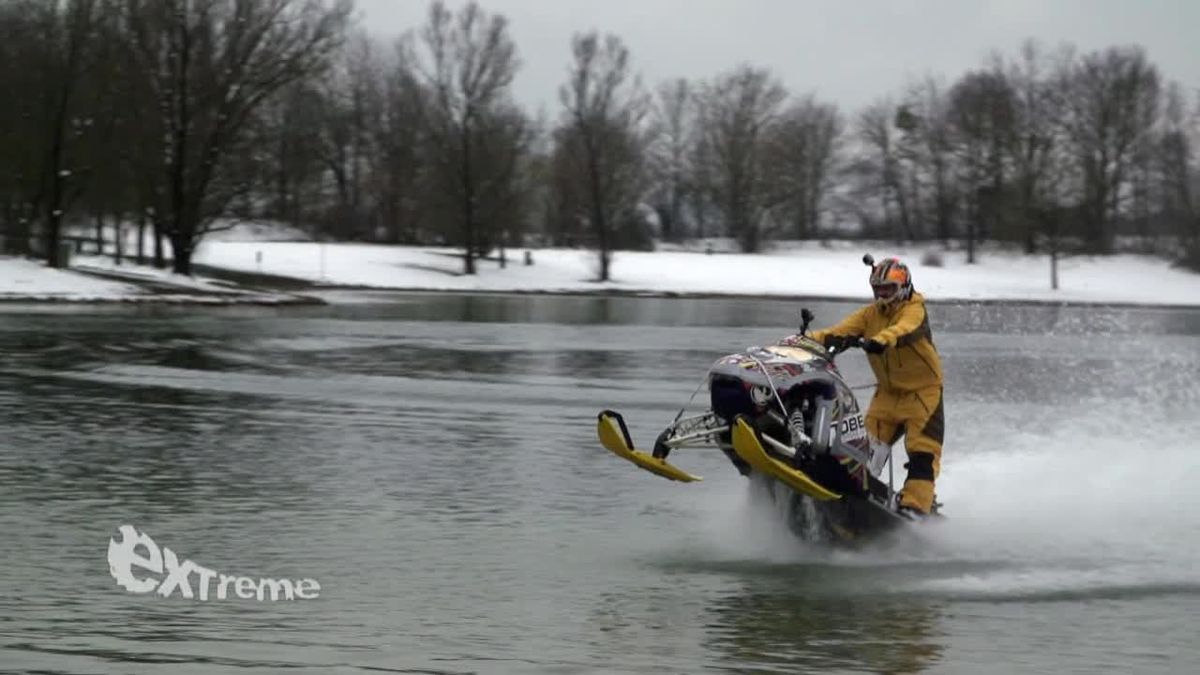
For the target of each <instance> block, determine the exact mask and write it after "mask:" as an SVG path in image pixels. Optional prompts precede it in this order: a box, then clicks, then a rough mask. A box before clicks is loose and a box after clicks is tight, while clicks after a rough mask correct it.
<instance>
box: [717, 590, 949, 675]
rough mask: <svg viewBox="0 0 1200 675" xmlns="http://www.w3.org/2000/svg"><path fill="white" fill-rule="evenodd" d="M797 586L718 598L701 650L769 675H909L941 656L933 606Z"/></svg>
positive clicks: (938, 617)
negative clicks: (830, 673) (836, 674)
mask: <svg viewBox="0 0 1200 675" xmlns="http://www.w3.org/2000/svg"><path fill="white" fill-rule="evenodd" d="M802 573H803V571H802V570H801V571H799V574H802ZM799 585H800V586H801V588H799V589H797V588H794V587H790V586H770V587H768V588H765V589H764V588H760V587H754V588H750V589H747V590H746V592H745V593H741V594H732V595H730V596H728V597H724V598H718V599H717V600H716V601H715V602H714V603H713V604H712V606H711V608H710V613H711V618H710V620H709V623H708V625H709V626H710V631H709V632H710V638H709V640H710V642H709V644H708V647H709V649H711V650H712V651H714V652H717V655H718V657H719V658H720V659H721V660H722V661H724V662H727V663H729V664H731V665H735V666H736V665H737V664H754V665H755V667H756V668H763V669H770V670H774V671H776V672H808V671H818V670H820V671H827V670H846V669H853V670H856V671H866V672H876V673H917V672H921V671H923V670H925V669H926V668H928V667H929V666H930V665H932V664H934V663H936V662H937V660H938V658H939V657H940V656H941V653H942V650H943V647H942V645H941V642H942V640H943V639H944V636H943V635H942V634H941V632H940V630H939V627H938V624H939V623H940V621H941V613H940V611H939V608H938V606H937V604H936V603H931V602H928V601H925V600H921V599H919V598H905V599H903V600H896V599H893V598H887V597H885V598H882V599H880V598H869V597H856V596H848V597H834V598H831V597H822V596H817V597H811V596H808V595H806V594H805V593H804V592H803V588H802V586H803V584H799Z"/></svg>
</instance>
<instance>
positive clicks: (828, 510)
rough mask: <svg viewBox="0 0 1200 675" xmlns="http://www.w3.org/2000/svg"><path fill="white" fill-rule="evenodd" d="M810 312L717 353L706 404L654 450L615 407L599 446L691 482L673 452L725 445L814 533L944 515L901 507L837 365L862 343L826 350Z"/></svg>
mask: <svg viewBox="0 0 1200 675" xmlns="http://www.w3.org/2000/svg"><path fill="white" fill-rule="evenodd" d="M812 319H813V314H812V312H810V311H809V310H808V309H804V310H802V311H801V321H802V323H801V325H800V333H799V334H797V335H793V336H790V337H787V338H784V339H783V340H781V341H779V342H778V343H776V344H773V345H768V346H762V347H757V346H756V347H750V348H748V349H746V350H745V351H741V352H737V353H733V354H729V355H726V356H722V357H721V358H719V359H717V361H716V362H715V363H713V365H712V366H711V367H710V368H709V370H708V373H707V374H706V375H705V380H704V381H703V382H701V385H700V387H698V388H697V390H696V393H699V391H700V389H701V388H703V387H704V384H705V383H707V385H708V391H709V400H710V406H709V408H708V409H707V410H706V411H705V412H704V413H702V414H699V415H692V416H688V417H684V413H685V412H686V411H687V409H688V405H690V404H691V399H689V401H688V404H685V405H684V407H683V408H682V409H680V411H679V413H678V414H677V415H676V416H675V419H674V420H673V421H672V422H671V424H670V425H669V426H667V428H666V429H664V430H663V432H662V433H661V434H659V436H658V438H657V439H656V440H655V442H654V446H653V449H652V450H651V452H650V453H646V452H644V451H642V450H638V449H635V447H634V444H633V440H632V438H631V437H630V434H629V429H628V427H627V426H626V424H625V420H624V418H622V416H621V415H620V414H619V413H617V412H614V411H612V410H604V411H602V412H601V413H600V414H599V420H598V424H597V433H598V435H599V439H600V443H601V445H603V446H604V447H605V448H606V449H608V450H609V451H610V452H612V453H613V454H615V455H617V456H619V457H622V458H624V459H627V460H629V461H630V462H633V463H634V464H636V465H637V466H639V467H641V468H642V469H645V470H646V471H649V472H650V473H653V474H655V475H658V476H662V477H663V478H667V479H670V480H673V481H679V482H685V483H688V482H694V481H699V480H702V479H701V477H699V476H696V475H693V474H691V473H689V472H687V471H684V470H683V469H680V468H679V467H677V466H675V465H674V464H672V463H670V462H668V461H667V457H668V456H669V455H670V453H671V452H672V451H673V450H677V449H679V448H684V447H709V448H711V447H716V448H719V449H720V450H721V451H722V452H724V454H725V455H726V457H728V459H729V461H730V462H731V463H732V464H733V466H734V467H735V468H736V469H737V471H738V472H739V473H740V474H741V475H743V476H746V477H754V476H755V475H759V476H762V477H764V478H766V479H767V481H768V482H772V483H776V484H781V485H783V486H785V487H786V488H789V489H790V492H789V493H785V494H789V496H790V498H791V504H790V509H789V510H790V513H791V519H790V522H789V525H790V526H791V527H792V529H793V531H795V532H796V533H797V534H801V535H802V536H805V537H808V538H818V539H826V540H831V541H861V540H863V539H867V538H870V536H871V535H876V534H880V533H883V532H886V531H889V530H891V529H893V528H894V527H895V526H897V525H901V524H904V523H909V522H914V521H923V520H926V519H927V518H930V517H937V516H940V515H941V514H940V507H941V506H942V505H941V504H938V503H935V504H934V508H933V510H932V512H931V513H930V515H929V516H922V515H919V514H915V513H912V512H910V511H907V510H901V509H899V508H898V506H899V498H898V495H897V491H896V489H895V482H894V474H895V471H894V468H893V462H892V448H891V446H888V445H886V444H884V443H881V442H879V441H878V440H876V439H874V438H872V437H871V436H870V435H869V434H868V433H867V428H866V420H865V419H864V411H863V409H862V408H861V407H860V406H859V403H858V399H857V398H856V397H855V395H854V388H853V387H851V386H850V385H849V384H847V383H846V381H845V380H844V379H843V378H842V375H841V373H840V372H839V371H838V368H837V365H836V362H835V359H836V357H837V356H838V354H840V353H843V352H844V351H846V350H847V349H851V348H856V347H861V346H862V343H861V340H859V341H850V342H849V343H848V344H847V345H846V346H844V347H842V348H841V349H833V348H830V349H827V348H826V347H825V346H824V345H822V344H820V343H818V342H816V341H815V340H813V339H812V338H810V337H808V336H807V335H806V333H807V332H808V326H809V324H810V323H811V322H812ZM696 393H694V394H693V395H692V396H693V399H694V398H695V395H696ZM885 471H886V475H885V474H884V472H885Z"/></svg>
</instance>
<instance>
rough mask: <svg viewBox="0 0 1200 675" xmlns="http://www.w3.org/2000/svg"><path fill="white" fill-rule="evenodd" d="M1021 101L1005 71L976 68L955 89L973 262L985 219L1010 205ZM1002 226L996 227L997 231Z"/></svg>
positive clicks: (952, 101)
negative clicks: (1009, 165)
mask: <svg viewBox="0 0 1200 675" xmlns="http://www.w3.org/2000/svg"><path fill="white" fill-rule="evenodd" d="M1014 108H1015V101H1014V97H1013V92H1012V88H1011V87H1010V86H1009V84H1008V81H1007V80H1006V79H1005V77H1004V75H1003V73H1001V72H998V71H996V70H982V71H972V72H969V73H967V74H966V75H964V76H963V77H962V78H961V79H960V80H959V81H958V82H957V83H956V84H955V85H954V87H953V88H952V89H951V91H950V95H949V112H948V118H949V124H950V129H951V131H952V133H953V147H954V149H955V151H956V154H957V159H958V162H957V163H958V173H959V175H958V181H959V183H960V185H961V189H962V193H963V197H964V198H965V202H966V207H967V208H966V222H965V224H966V228H965V229H966V240H967V262H968V263H973V262H975V244H976V241H977V239H978V238H979V234H980V232H979V225H980V224H981V223H982V222H987V221H991V222H993V223H994V222H995V221H997V220H999V218H998V214H999V213H1000V212H1003V211H1004V210H1005V200H1004V194H1005V191H1006V186H1007V175H1006V170H1005V169H1006V160H1007V154H1008V149H1009V148H1010V147H1011V145H1012V143H1011V139H1012V136H1013V117H1014ZM999 229H1000V228H997V227H992V228H990V232H991V234H992V235H993V236H995V235H997V234H999Z"/></svg>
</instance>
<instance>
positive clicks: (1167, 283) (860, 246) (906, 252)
mask: <svg viewBox="0 0 1200 675" xmlns="http://www.w3.org/2000/svg"><path fill="white" fill-rule="evenodd" d="M525 250H526V249H511V250H509V252H508V265H507V267H506V268H504V269H501V268H500V266H499V264H498V262H497V261H496V260H494V259H489V260H482V261H478V269H477V274H475V275H473V276H468V275H464V274H462V260H461V258H460V257H459V252H458V250H456V249H451V248H432V247H405V246H384V245H372V244H344V243H343V244H333V243H328V244H321V243H313V242H232V241H212V242H205V243H203V244H202V245H201V246H200V249H199V250H198V251H197V254H196V258H195V261H196V262H197V263H201V264H204V265H209V266H212V267H218V268H226V269H232V270H238V271H242V272H250V273H261V274H270V275H278V276H286V277H293V278H297V279H302V280H307V281H309V282H312V283H313V284H316V285H318V286H326V287H353V288H369V289H394V290H423V291H458V292H471V291H483V292H544V293H629V294H678V295H749V296H777V297H812V298H833V299H847V300H855V301H857V300H864V299H867V298H868V297H869V290H868V286H867V269H866V267H864V266H863V264H862V262H861V260H860V258H861V256H862V254H863V253H864V252H867V251H869V252H871V253H872V254H873V255H874V256H875V257H876V258H877V259H879V258H882V257H885V256H889V255H896V256H899V257H901V258H902V259H903V260H905V261H906V262H907V263H908V265H909V266H910V268H911V269H912V271H913V276H914V281H915V284H916V287H917V289H918V290H919V291H921V292H922V293H924V294H925V295H926V296H927V297H928V298H929V299H930V300H933V301H939V300H941V301H945V300H957V301H982V300H1000V301H1018V302H1030V301H1035V302H1076V303H1105V304H1147V305H1174V306H1200V275H1197V274H1194V273H1191V272H1187V271H1185V270H1181V269H1177V268H1173V267H1171V266H1170V265H1169V264H1168V263H1167V262H1166V261H1164V260H1162V259H1160V258H1154V257H1151V256H1139V255H1116V256H1095V257H1090V256H1089V257H1083V256H1080V257H1070V258H1066V259H1063V260H1060V262H1059V289H1058V290H1051V288H1050V263H1049V259H1048V258H1047V257H1046V256H1026V255H1023V254H1020V253H1015V252H1005V251H996V250H984V251H982V252H981V254H980V260H979V262H978V263H976V264H972V265H968V264H966V255H965V253H963V252H961V251H949V252H942V253H941V254H940V256H941V259H942V263H943V265H942V266H941V267H932V266H928V265H923V264H922V263H921V260H922V256H923V253H924V252H925V251H926V250H928V247H902V246H901V247H897V246H894V245H879V244H864V243H861V242H835V243H832V244H827V245H822V244H818V243H812V244H799V245H794V246H790V247H781V248H780V249H778V250H775V251H772V252H769V253H763V254H757V255H747V254H737V253H720V254H713V255H706V254H705V253H703V252H683V251H656V252H618V253H616V254H615V256H614V260H613V264H612V269H611V274H612V280H611V281H609V282H605V283H599V282H596V281H594V279H595V278H596V277H597V257H596V255H595V254H594V253H592V252H589V251H583V250H574V249H533V250H532V251H531V254H532V257H533V262H534V264H533V265H531V266H526V265H524V264H523V256H524V253H525Z"/></svg>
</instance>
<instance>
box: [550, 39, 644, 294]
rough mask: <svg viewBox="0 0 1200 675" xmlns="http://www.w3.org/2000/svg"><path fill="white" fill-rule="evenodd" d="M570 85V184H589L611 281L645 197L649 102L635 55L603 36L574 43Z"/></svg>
mask: <svg viewBox="0 0 1200 675" xmlns="http://www.w3.org/2000/svg"><path fill="white" fill-rule="evenodd" d="M571 55H572V63H571V70H570V77H569V79H568V82H567V84H566V85H565V86H563V87H562V89H561V90H560V94H559V97H560V99H561V100H562V104H563V107H564V120H563V127H564V128H563V130H562V133H560V134H559V137H558V142H559V144H560V145H562V146H563V147H565V148H567V155H566V156H567V158H569V160H571V161H570V164H571V166H569V167H566V168H568V170H569V174H568V175H569V176H571V177H573V178H574V179H575V180H577V181H579V182H580V183H581V189H578V192H577V194H580V195H583V197H584V203H585V204H586V205H587V207H586V217H587V220H588V221H589V224H590V226H591V227H590V229H591V230H592V233H593V234H594V236H595V243H596V248H597V253H598V254H599V257H600V274H599V277H600V278H599V280H600V281H608V279H609V265H610V263H611V261H612V251H613V248H614V243H615V241H614V240H615V234H616V230H617V228H618V227H620V226H621V224H622V223H628V222H631V221H632V220H633V219H634V217H635V213H636V209H637V206H638V203H639V202H640V200H641V197H642V196H643V194H644V193H645V191H646V189H645V181H644V180H643V176H644V172H645V144H644V139H643V137H644V130H643V121H644V119H645V117H646V114H647V112H648V110H649V101H648V99H647V97H646V95H645V94H644V92H643V91H642V90H641V86H640V84H639V83H638V81H637V80H636V78H634V77H633V74H632V72H631V70H630V65H629V50H628V49H626V48H625V45H624V44H622V42H621V40H620V39H619V38H617V37H616V36H615V35H607V36H605V37H604V38H603V39H601V38H600V36H599V35H598V34H597V33H596V32H594V31H593V32H590V33H585V34H582V35H576V36H575V37H574V38H573V39H572V40H571Z"/></svg>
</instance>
